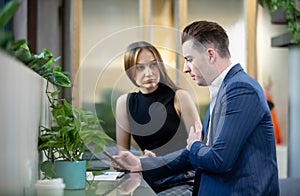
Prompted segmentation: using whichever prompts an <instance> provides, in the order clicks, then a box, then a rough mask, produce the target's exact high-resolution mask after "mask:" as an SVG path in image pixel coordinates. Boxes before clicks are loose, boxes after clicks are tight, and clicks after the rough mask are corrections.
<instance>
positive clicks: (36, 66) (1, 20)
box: [0, 0, 72, 87]
mask: <svg viewBox="0 0 300 196" xmlns="http://www.w3.org/2000/svg"><path fill="white" fill-rule="evenodd" d="M18 8H19V3H18V2H16V1H14V0H12V1H9V2H8V3H6V4H5V5H4V7H3V8H1V9H0V29H1V31H0V47H1V48H3V49H4V50H5V51H6V52H8V53H9V54H11V55H12V56H14V57H16V58H17V59H18V60H19V61H21V62H23V63H24V64H25V65H26V66H28V67H29V68H30V69H32V70H33V71H35V72H36V73H38V74H39V75H40V76H42V77H44V78H45V79H46V80H48V81H50V82H51V83H52V84H54V85H56V86H61V87H71V85H72V84H71V81H70V79H69V74H68V73H67V72H63V71H62V69H61V66H56V65H54V63H56V62H57V61H58V60H59V58H60V57H59V58H53V55H52V53H51V52H50V51H49V50H47V49H44V50H43V51H42V52H41V53H40V54H31V52H30V50H29V47H28V45H27V43H26V41H25V40H23V39H22V40H17V41H14V38H13V35H12V33H11V32H5V31H4V30H3V28H4V26H5V25H6V24H7V23H8V22H9V21H10V20H11V19H12V17H13V15H14V14H15V12H16V11H17V10H18Z"/></svg>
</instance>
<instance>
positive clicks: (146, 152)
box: [141, 149, 156, 158]
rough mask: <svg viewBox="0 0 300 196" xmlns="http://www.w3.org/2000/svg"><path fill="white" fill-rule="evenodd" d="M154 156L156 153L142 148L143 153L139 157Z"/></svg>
mask: <svg viewBox="0 0 300 196" xmlns="http://www.w3.org/2000/svg"><path fill="white" fill-rule="evenodd" d="M147 157H156V154H155V153H154V152H152V151H150V150H147V149H146V150H144V155H143V156H141V158H147Z"/></svg>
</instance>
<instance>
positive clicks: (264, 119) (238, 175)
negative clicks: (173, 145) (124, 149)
mask: <svg viewBox="0 0 300 196" xmlns="http://www.w3.org/2000/svg"><path fill="white" fill-rule="evenodd" d="M206 119H207V118H206ZM210 120H211V121H212V122H211V127H210V128H211V130H212V138H213V142H212V144H211V145H210V146H206V145H205V143H204V142H203V143H201V142H195V143H194V144H193V145H192V147H191V150H190V152H189V151H187V150H184V151H183V152H182V153H181V155H180V156H179V157H177V158H174V155H175V154H174V155H173V156H170V155H169V156H164V157H156V158H155V159H145V160H141V163H142V167H143V169H144V168H147V167H148V169H149V168H151V166H152V167H153V166H154V165H157V163H159V162H161V163H167V164H165V165H164V166H163V167H160V168H155V169H152V170H147V171H145V172H143V176H144V178H145V180H146V181H150V182H151V181H152V180H154V179H158V178H160V177H161V176H162V175H172V174H173V173H176V172H179V171H182V170H183V169H184V168H190V167H191V166H193V167H194V168H195V169H196V170H197V174H196V176H197V179H195V182H194V193H193V195H201V196H206V195H209V196H214V195H222V196H223V195H230V196H231V195H237V196H240V195H247V196H258V195H259V196H260V195H263V196H265V195H267V196H268V195H272V196H273V195H274V196H276V195H279V185H278V170H277V161H276V146H275V138H274V132H273V124H272V119H271V115H270V110H269V108H268V105H267V102H266V98H265V96H264V93H263V90H262V88H261V87H260V85H259V84H258V82H257V81H255V80H254V79H252V78H251V77H250V76H248V75H247V74H246V73H245V72H244V71H243V69H242V67H241V66H240V65H239V64H237V65H235V66H234V67H233V68H232V69H231V70H230V71H229V72H228V74H227V75H226V77H225V79H224V81H223V84H222V86H221V88H220V90H219V92H218V95H217V100H216V105H215V109H214V111H213V113H212V116H211V118H210ZM206 127H207V126H206V125H205V121H204V123H203V132H204V134H205V136H204V138H206V137H207V134H206V131H205V129H206ZM171 158H172V159H171ZM167 160H173V161H169V162H168V161H167ZM198 174H200V175H198ZM200 178H201V180H200ZM198 187H199V188H198Z"/></svg>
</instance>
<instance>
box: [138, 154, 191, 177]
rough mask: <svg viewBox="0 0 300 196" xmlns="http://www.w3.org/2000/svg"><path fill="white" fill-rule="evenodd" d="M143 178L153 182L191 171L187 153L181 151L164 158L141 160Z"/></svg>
mask: <svg viewBox="0 0 300 196" xmlns="http://www.w3.org/2000/svg"><path fill="white" fill-rule="evenodd" d="M141 164H142V168H143V177H144V179H145V180H146V181H147V182H153V181H156V180H159V179H162V178H165V177H168V176H171V175H176V174H179V173H182V172H185V171H189V170H191V169H193V166H192V165H191V164H190V162H189V151H187V150H186V149H182V150H179V151H176V152H173V153H170V154H167V155H164V156H160V157H151V158H143V159H141Z"/></svg>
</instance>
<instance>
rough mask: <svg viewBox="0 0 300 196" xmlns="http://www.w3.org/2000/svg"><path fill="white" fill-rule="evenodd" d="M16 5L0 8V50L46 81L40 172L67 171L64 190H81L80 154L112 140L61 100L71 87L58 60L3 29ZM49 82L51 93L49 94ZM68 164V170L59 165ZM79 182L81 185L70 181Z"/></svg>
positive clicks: (90, 116) (89, 117)
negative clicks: (48, 112)
mask: <svg viewBox="0 0 300 196" xmlns="http://www.w3.org/2000/svg"><path fill="white" fill-rule="evenodd" d="M18 7H19V3H18V2H16V1H10V2H8V3H7V4H5V6H4V7H3V8H1V9H0V29H1V31H0V47H1V48H2V49H3V50H5V51H6V52H8V53H9V54H11V55H12V56H14V57H16V58H17V59H18V60H20V61H21V62H23V63H24V65H26V66H27V67H29V68H30V69H32V70H33V71H35V72H36V73H37V74H39V75H40V76H42V77H43V78H45V79H46V80H47V84H46V94H47V97H48V100H49V105H50V108H51V114H52V115H51V117H52V123H51V124H50V126H49V127H46V126H41V130H40V131H41V132H40V136H39V141H38V149H39V150H41V151H43V152H44V154H45V156H46V160H45V161H43V162H42V164H41V171H42V172H43V174H44V176H45V177H46V178H55V177H63V176H62V175H63V174H60V173H59V172H60V171H62V172H63V173H64V172H65V171H67V170H68V171H71V174H67V176H66V177H65V178H64V177H63V178H64V183H65V184H66V189H79V188H84V187H85V174H86V162H85V161H83V160H82V159H81V156H82V154H83V153H84V152H93V153H95V154H97V153H100V152H102V150H103V149H104V148H105V145H106V142H107V141H109V140H112V139H111V138H110V137H109V136H107V135H106V134H105V132H104V131H103V130H102V129H101V128H100V124H99V123H100V121H99V119H98V118H97V116H96V115H94V114H93V113H91V112H88V111H85V110H83V109H80V108H76V107H73V106H72V105H71V104H70V103H69V102H68V101H67V100H66V99H63V98H61V95H60V90H59V89H60V88H62V87H71V86H72V83H71V81H70V79H69V77H68V72H64V71H62V68H61V66H57V65H54V64H55V62H57V60H58V59H59V58H53V55H52V53H51V52H50V51H49V50H47V49H45V50H43V51H42V52H41V53H40V54H32V53H31V52H30V50H29V47H28V45H27V43H26V41H25V40H17V41H15V40H14V39H13V36H12V33H11V32H6V31H5V30H3V29H4V28H3V27H4V26H5V25H6V24H7V22H9V21H10V19H11V18H12V16H13V15H14V13H15V12H16V11H17V9H18ZM49 83H51V84H53V87H54V89H55V90H53V91H49ZM64 164H67V165H69V166H70V165H71V166H70V167H71V168H70V169H66V168H63V169H61V165H64ZM73 164H74V165H75V167H77V166H78V165H79V166H80V167H81V172H82V173H81V174H79V175H78V176H73V177H72V174H74V173H75V171H79V170H80V169H77V168H76V169H74V166H72V165H73ZM73 179H81V182H78V183H77V182H73V181H72V180H73Z"/></svg>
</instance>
